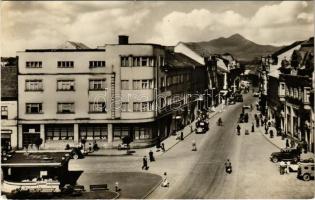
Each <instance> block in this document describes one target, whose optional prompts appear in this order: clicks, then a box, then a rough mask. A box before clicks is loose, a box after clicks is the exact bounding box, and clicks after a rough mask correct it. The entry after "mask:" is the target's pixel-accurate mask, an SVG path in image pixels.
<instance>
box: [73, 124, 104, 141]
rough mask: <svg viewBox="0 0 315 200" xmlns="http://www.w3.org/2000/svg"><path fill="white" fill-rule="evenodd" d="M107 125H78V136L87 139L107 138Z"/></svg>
mask: <svg viewBox="0 0 315 200" xmlns="http://www.w3.org/2000/svg"><path fill="white" fill-rule="evenodd" d="M107 136H108V131H107V126H106V125H103V124H86V125H80V127H79V137H80V138H85V139H87V140H95V139H107Z"/></svg>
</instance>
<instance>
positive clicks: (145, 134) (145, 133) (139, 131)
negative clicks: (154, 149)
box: [134, 127, 152, 140]
mask: <svg viewBox="0 0 315 200" xmlns="http://www.w3.org/2000/svg"><path fill="white" fill-rule="evenodd" d="M134 131H135V139H136V140H141V139H150V138H152V128H149V127H134Z"/></svg>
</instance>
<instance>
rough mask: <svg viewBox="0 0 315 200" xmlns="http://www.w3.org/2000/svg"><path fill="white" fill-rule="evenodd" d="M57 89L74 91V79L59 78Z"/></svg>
mask: <svg viewBox="0 0 315 200" xmlns="http://www.w3.org/2000/svg"><path fill="white" fill-rule="evenodd" d="M57 91H74V80H58V81H57Z"/></svg>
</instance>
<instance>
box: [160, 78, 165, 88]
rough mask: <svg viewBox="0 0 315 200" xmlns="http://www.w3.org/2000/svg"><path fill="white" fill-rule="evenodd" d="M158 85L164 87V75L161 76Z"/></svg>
mask: <svg viewBox="0 0 315 200" xmlns="http://www.w3.org/2000/svg"><path fill="white" fill-rule="evenodd" d="M160 86H161V87H162V88H163V87H165V78H164V77H161V83H160Z"/></svg>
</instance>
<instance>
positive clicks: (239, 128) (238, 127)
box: [236, 124, 241, 135]
mask: <svg viewBox="0 0 315 200" xmlns="http://www.w3.org/2000/svg"><path fill="white" fill-rule="evenodd" d="M236 129H237V134H238V135H240V134H241V127H240V125H239V124H238V125H237V127H236Z"/></svg>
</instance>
